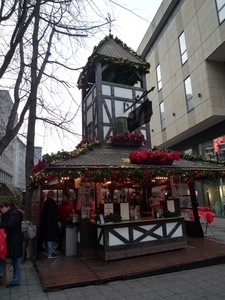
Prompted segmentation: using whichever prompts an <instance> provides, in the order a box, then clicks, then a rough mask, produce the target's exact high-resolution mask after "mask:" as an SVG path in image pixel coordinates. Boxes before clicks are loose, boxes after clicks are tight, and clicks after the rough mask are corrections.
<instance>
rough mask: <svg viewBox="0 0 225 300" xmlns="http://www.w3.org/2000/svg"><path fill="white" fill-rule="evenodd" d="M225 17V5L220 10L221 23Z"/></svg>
mask: <svg viewBox="0 0 225 300" xmlns="http://www.w3.org/2000/svg"><path fill="white" fill-rule="evenodd" d="M224 19H225V7H224V8H223V9H222V10H221V11H220V12H219V20H220V23H221V22H222V21H223V20H224Z"/></svg>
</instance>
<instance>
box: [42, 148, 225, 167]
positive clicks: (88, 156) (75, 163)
mask: <svg viewBox="0 0 225 300" xmlns="http://www.w3.org/2000/svg"><path fill="white" fill-rule="evenodd" d="M144 149H146V148H145V147H144V146H143V147H141V148H137V149H134V148H131V147H127V148H126V147H123V148H122V147H110V146H108V147H107V146H106V147H96V148H94V149H93V150H92V151H87V152H86V153H85V154H82V155H80V156H77V157H74V158H69V159H65V160H61V161H58V162H56V163H55V164H52V165H50V166H48V167H47V169H48V168H50V169H51V168H53V169H56V168H96V169H98V168H99V169H100V168H112V169H113V168H129V169H130V168H140V169H146V168H151V167H154V168H162V167H163V168H169V169H183V170H225V166H223V165H221V164H216V163H209V162H204V161H189V160H185V159H180V160H179V161H174V163H173V164H172V165H151V164H149V165H146V164H145V165H142V164H132V163H130V159H129V155H130V153H131V152H132V151H133V150H138V151H139V150H144Z"/></svg>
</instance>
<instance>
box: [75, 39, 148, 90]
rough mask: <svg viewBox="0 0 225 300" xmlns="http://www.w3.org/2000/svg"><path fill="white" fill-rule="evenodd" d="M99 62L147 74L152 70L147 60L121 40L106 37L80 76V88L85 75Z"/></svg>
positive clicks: (95, 49)
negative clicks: (128, 67)
mask: <svg viewBox="0 0 225 300" xmlns="http://www.w3.org/2000/svg"><path fill="white" fill-rule="evenodd" d="M98 60H102V61H107V62H111V63H113V64H119V65H127V66H130V67H131V68H133V69H137V70H142V71H144V72H145V73H149V70H150V64H149V63H148V62H146V60H145V59H143V58H142V57H141V56H139V55H138V54H137V53H136V52H135V51H134V50H132V49H131V48H130V47H128V46H127V45H126V44H125V43H123V42H122V41H121V40H120V39H118V38H117V37H115V38H114V37H113V35H111V34H110V35H109V36H106V37H105V38H104V39H103V40H102V41H101V42H100V43H99V44H98V46H95V47H94V49H93V52H92V54H91V56H89V58H88V62H87V64H86V65H85V67H84V68H83V71H82V73H81V74H80V76H79V79H78V87H79V88H81V87H82V85H83V79H84V77H85V75H86V74H87V73H88V72H89V70H90V69H91V67H92V66H93V64H94V63H95V62H96V61H98Z"/></svg>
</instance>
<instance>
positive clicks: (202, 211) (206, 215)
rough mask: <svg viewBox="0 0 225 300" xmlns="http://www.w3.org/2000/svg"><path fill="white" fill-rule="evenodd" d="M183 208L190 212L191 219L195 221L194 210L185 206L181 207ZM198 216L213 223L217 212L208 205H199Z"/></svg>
mask: <svg viewBox="0 0 225 300" xmlns="http://www.w3.org/2000/svg"><path fill="white" fill-rule="evenodd" d="M181 210H183V211H185V212H188V214H189V218H190V220H192V221H194V216H193V210H192V209H191V208H183V207H181ZM198 216H199V217H200V218H202V219H204V220H205V221H206V222H207V223H208V224H210V223H212V222H213V220H214V218H215V216H216V215H215V214H214V212H212V211H211V210H210V208H209V207H207V206H199V207H198Z"/></svg>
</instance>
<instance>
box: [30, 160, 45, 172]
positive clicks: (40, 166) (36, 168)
mask: <svg viewBox="0 0 225 300" xmlns="http://www.w3.org/2000/svg"><path fill="white" fill-rule="evenodd" d="M45 166H46V162H45V160H39V161H38V163H37V164H36V165H34V166H33V168H32V171H33V172H34V173H38V172H40V171H41V170H43V169H44V168H45Z"/></svg>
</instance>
